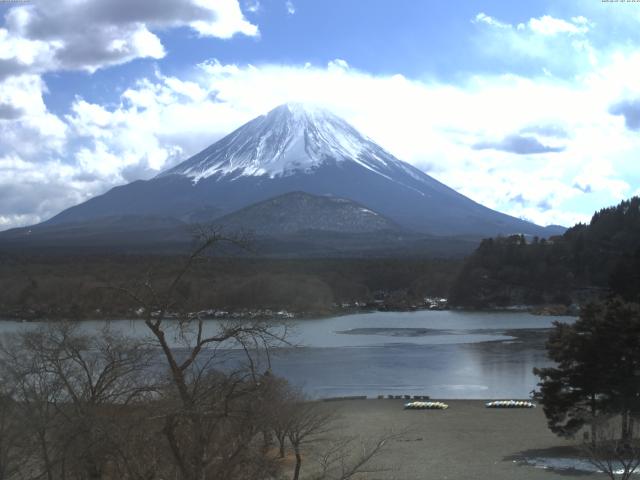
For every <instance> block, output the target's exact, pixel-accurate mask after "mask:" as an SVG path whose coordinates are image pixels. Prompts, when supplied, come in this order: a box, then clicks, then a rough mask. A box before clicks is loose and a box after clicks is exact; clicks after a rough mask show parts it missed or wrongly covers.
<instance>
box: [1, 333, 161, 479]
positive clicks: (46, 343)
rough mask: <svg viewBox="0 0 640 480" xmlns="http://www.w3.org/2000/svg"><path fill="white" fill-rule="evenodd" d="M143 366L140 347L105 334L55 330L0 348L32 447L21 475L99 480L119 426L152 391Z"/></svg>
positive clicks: (115, 444) (145, 354)
mask: <svg viewBox="0 0 640 480" xmlns="http://www.w3.org/2000/svg"><path fill="white" fill-rule="evenodd" d="M149 359H150V351H149V349H148V348H145V347H144V345H142V344H140V342H136V341H134V340H131V339H127V338H124V337H123V336H121V335H117V334H114V333H113V332H111V331H110V330H109V329H108V328H105V329H104V330H103V331H102V332H101V333H100V334H99V335H97V336H88V335H84V334H82V333H80V332H79V329H78V327H77V326H76V325H71V324H55V325H49V326H47V327H44V328H41V329H38V330H35V331H25V332H22V333H20V334H18V335H15V336H14V337H12V338H11V339H10V340H9V341H5V343H4V346H3V359H2V366H3V370H4V372H5V374H7V376H8V378H10V379H11V381H12V383H13V385H14V394H13V399H14V401H16V403H17V404H18V405H20V407H21V408H22V409H23V417H24V418H25V420H26V421H25V422H24V427H25V428H26V429H27V431H29V432H30V434H31V435H32V436H33V439H34V442H33V443H34V444H36V445H38V446H39V449H38V450H39V454H38V455H35V456H33V459H34V461H32V462H27V464H28V468H29V476H32V477H33V478H38V477H39V476H46V478H48V479H53V478H67V477H76V478H96V479H97V478H106V477H107V474H108V471H109V469H110V467H111V465H112V464H113V462H114V461H115V459H116V452H117V450H118V448H119V442H120V441H121V440H122V438H121V436H120V435H117V434H116V431H117V429H118V426H119V425H120V423H121V422H120V419H121V418H122V417H124V416H126V414H127V409H128V408H129V406H130V405H132V404H134V403H136V402H139V401H142V400H146V399H147V398H148V394H149V393H150V392H151V391H153V389H154V386H153V384H152V383H151V382H150V379H151V375H149V372H148V369H149ZM35 458H38V459H39V461H37V462H36V461H35ZM36 466H39V467H40V469H41V470H42V471H41V473H38V469H37V468H35V467H36Z"/></svg>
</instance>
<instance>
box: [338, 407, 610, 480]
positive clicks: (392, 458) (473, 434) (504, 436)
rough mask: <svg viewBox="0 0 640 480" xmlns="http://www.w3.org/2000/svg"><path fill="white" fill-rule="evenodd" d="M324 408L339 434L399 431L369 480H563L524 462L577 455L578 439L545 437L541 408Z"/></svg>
mask: <svg viewBox="0 0 640 480" xmlns="http://www.w3.org/2000/svg"><path fill="white" fill-rule="evenodd" d="M327 403H328V404H329V407H328V408H332V409H335V410H336V412H338V413H339V415H340V420H339V423H340V424H341V426H342V427H343V430H344V431H343V432H342V433H344V432H345V431H346V432H349V433H351V434H354V435H359V436H361V437H362V438H375V437H376V436H379V435H382V434H384V433H386V432H389V431H396V432H400V431H405V432H406V433H405V434H404V435H403V436H402V438H400V439H396V440H392V441H390V442H389V445H388V447H387V448H386V449H385V450H384V451H383V453H382V454H381V455H380V456H379V457H378V458H377V459H376V462H375V463H376V466H377V467H383V468H384V471H379V472H377V473H375V474H373V476H372V477H371V478H376V479H381V480H382V479H403V480H418V479H419V480H425V479H438V480H440V479H463V478H464V479H471V478H477V479H492V480H503V479H504V480H512V479H516V478H517V479H522V480H554V479H561V478H563V479H565V480H566V478H567V474H570V473H572V472H569V471H566V470H565V471H561V470H557V471H554V470H550V469H545V468H540V467H534V466H531V465H528V464H527V463H526V462H532V461H534V460H538V461H540V460H542V459H545V458H546V459H550V460H552V459H555V460H558V459H563V458H566V457H570V456H571V455H575V454H576V451H575V450H574V447H575V446H576V445H577V442H576V441H571V440H564V439H561V438H558V437H556V436H555V435H554V434H552V433H551V432H550V431H549V430H548V429H547V426H546V420H545V417H544V413H543V412H542V409H541V408H532V409H489V408H485V404H484V402H483V401H479V400H447V401H446V403H447V404H448V405H449V408H448V409H446V410H404V409H403V401H402V400H386V399H385V400H345V401H337V402H327ZM573 474H579V472H575V471H574V472H573ZM590 478H594V479H599V478H604V476H602V475H601V474H593V475H590Z"/></svg>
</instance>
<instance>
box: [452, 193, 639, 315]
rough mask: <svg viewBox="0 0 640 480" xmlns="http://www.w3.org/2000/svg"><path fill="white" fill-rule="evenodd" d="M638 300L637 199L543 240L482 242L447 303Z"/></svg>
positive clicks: (483, 305)
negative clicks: (601, 297) (599, 297)
mask: <svg viewBox="0 0 640 480" xmlns="http://www.w3.org/2000/svg"><path fill="white" fill-rule="evenodd" d="M611 294H615V295H620V296H622V297H624V298H625V299H627V300H630V301H633V300H635V301H637V300H639V299H640V198H638V197H634V198H632V199H630V200H626V201H623V202H621V203H620V204H619V205H617V206H614V207H611V208H605V209H603V210H600V211H599V212H597V213H595V214H594V215H593V218H592V219H591V222H590V223H589V224H588V225H585V224H582V223H581V224H578V225H576V226H574V227H573V228H570V229H569V230H567V231H566V233H565V234H564V235H562V236H557V237H551V238H550V239H548V240H545V239H538V238H533V239H532V240H529V241H527V240H526V239H525V238H524V237H523V236H521V235H514V236H510V237H498V238H490V239H486V240H483V241H482V243H481V244H480V246H479V247H478V249H477V250H476V251H475V252H474V253H473V254H472V255H471V256H470V257H469V258H467V259H466V261H465V262H464V265H463V266H462V268H461V270H460V273H459V275H458V277H457V278H456V280H455V281H454V283H453V286H452V289H451V294H450V301H451V302H452V303H453V304H455V305H458V306H464V307H481V308H486V307H494V306H506V305H516V304H527V305H540V304H549V303H559V304H570V303H576V302H577V303H582V302H584V301H585V300H590V299H594V297H598V296H606V295H611Z"/></svg>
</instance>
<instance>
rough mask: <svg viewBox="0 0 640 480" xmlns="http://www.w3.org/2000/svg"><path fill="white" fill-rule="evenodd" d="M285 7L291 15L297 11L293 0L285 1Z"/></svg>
mask: <svg viewBox="0 0 640 480" xmlns="http://www.w3.org/2000/svg"><path fill="white" fill-rule="evenodd" d="M285 7H286V8H287V13H288V14H289V15H294V14H295V13H296V7H295V5H294V4H293V2H292V1H291V0H287V1H286V2H285Z"/></svg>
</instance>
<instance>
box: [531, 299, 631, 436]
mask: <svg viewBox="0 0 640 480" xmlns="http://www.w3.org/2000/svg"><path fill="white" fill-rule="evenodd" d="M547 353H548V355H549V357H550V358H551V359H552V360H553V361H554V362H556V366H555V367H550V368H536V369H534V373H535V374H536V375H538V376H539V377H540V383H539V384H538V386H539V387H540V389H539V391H538V392H537V393H536V396H537V398H538V400H539V401H540V403H541V404H542V406H543V409H544V413H545V415H546V417H547V421H548V425H549V428H550V429H551V430H552V431H553V432H554V433H556V434H558V435H561V436H573V435H574V434H575V433H576V432H577V431H578V430H580V429H581V428H582V427H584V426H585V425H587V424H590V425H591V426H592V432H593V431H594V430H593V428H594V423H595V421H596V419H597V417H598V416H600V415H607V416H610V415H619V416H620V418H621V422H622V424H621V436H622V439H623V440H625V441H626V440H629V439H630V436H631V432H632V431H633V428H632V426H633V419H634V418H635V417H637V416H638V415H639V414H640V306H639V305H638V304H634V303H626V302H624V301H622V300H621V299H613V300H609V301H607V302H606V303H592V304H590V305H588V306H586V307H585V308H584V309H583V310H582V313H581V315H580V318H579V319H578V320H577V321H576V322H575V323H574V324H565V323H560V322H556V323H555V329H554V330H553V332H552V333H551V335H550V337H549V341H548V342H547ZM592 439H593V440H595V439H594V438H593V435H592Z"/></svg>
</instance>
